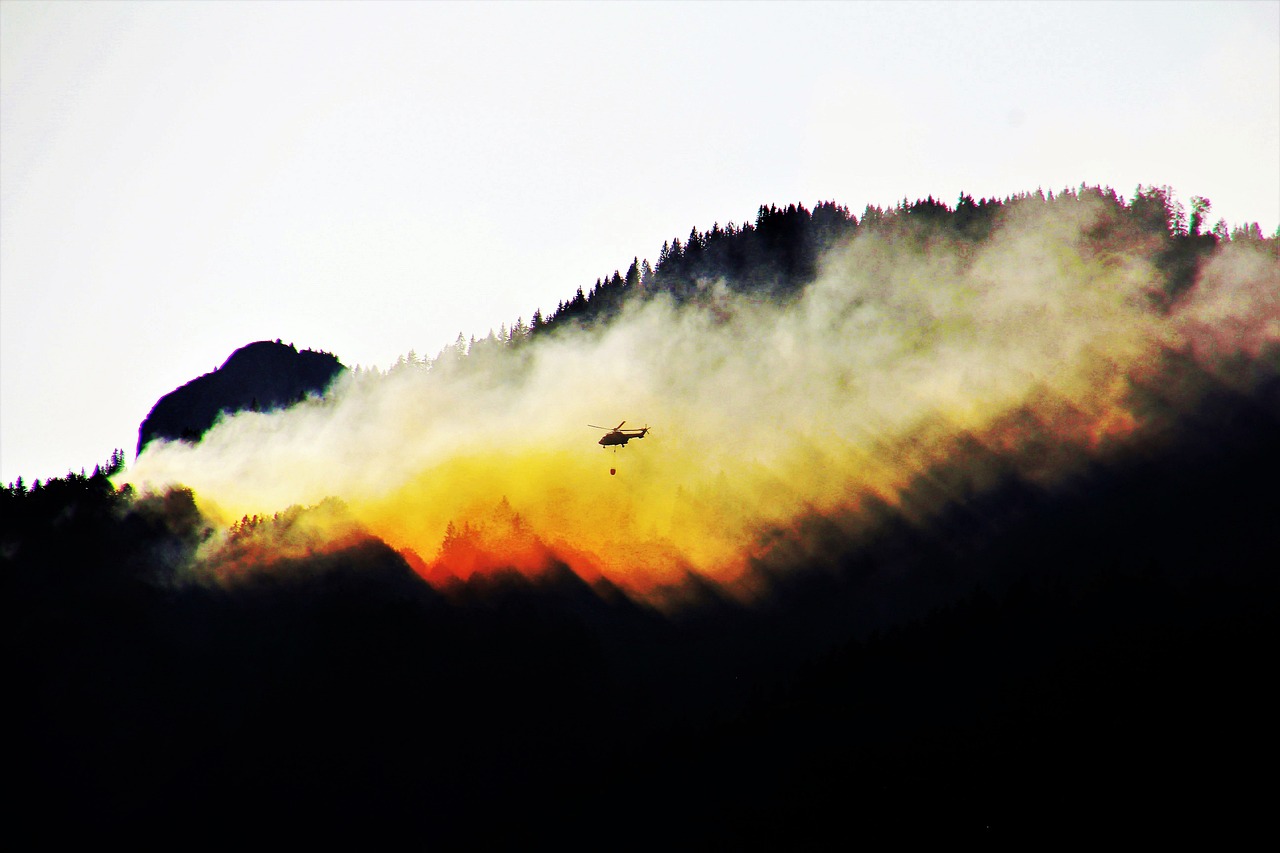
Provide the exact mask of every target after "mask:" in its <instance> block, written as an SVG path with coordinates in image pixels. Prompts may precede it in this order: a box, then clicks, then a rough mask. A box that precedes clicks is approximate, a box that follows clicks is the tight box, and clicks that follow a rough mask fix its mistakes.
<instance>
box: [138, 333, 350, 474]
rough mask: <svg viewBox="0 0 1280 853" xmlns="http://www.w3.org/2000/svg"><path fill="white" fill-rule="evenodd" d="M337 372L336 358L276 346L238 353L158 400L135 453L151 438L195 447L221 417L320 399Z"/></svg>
mask: <svg viewBox="0 0 1280 853" xmlns="http://www.w3.org/2000/svg"><path fill="white" fill-rule="evenodd" d="M343 370H345V368H344V367H343V365H342V362H340V361H338V358H337V356H334V355H332V354H330V353H327V352H315V351H312V350H303V351H302V352H298V351H297V350H296V349H294V347H293V345H292V344H289V345H285V344H282V343H280V342H279V341H276V342H274V343H273V342H271V341H258V342H257V343H252V344H249V345H248V346H244V347H241V348H240V349H238V350H236V351H235V352H233V353H232V354H231V356H230V358H228V359H227V360H226V361H225V362H223V364H222V366H221V367H219V368H218V369H217V370H215V371H213V372H212V373H206V374H204V375H203V376H201V377H199V378H198V379H193V380H191V381H190V382H188V383H187V384H186V385H183V386H182V387H181V388H179V389H177V390H176V391H172V392H170V393H168V394H166V395H164V396H163V397H161V398H160V401H159V402H157V403H156V404H155V406H153V407H152V409H151V413H150V414H148V415H147V417H146V419H145V420H144V421H143V422H142V426H141V427H139V429H138V449H137V452H138V453H141V452H142V448H143V447H145V446H146V445H147V443H148V442H149V441H151V440H152V439H155V438H167V439H186V440H192V441H199V440H200V438H201V437H203V436H204V434H205V432H206V431H207V430H208V429H209V427H211V426H213V422H214V420H216V419H217V417H218V414H219V413H221V412H224V411H225V412H241V411H245V410H248V409H255V410H262V411H266V410H270V409H278V408H283V407H286V406H290V405H293V404H294V403H297V402H299V401H300V400H302V399H304V398H305V397H306V396H307V395H308V394H321V393H324V390H325V389H326V388H328V387H329V383H330V382H332V381H333V379H334V377H335V376H337V375H338V374H339V373H341V372H342V371H343Z"/></svg>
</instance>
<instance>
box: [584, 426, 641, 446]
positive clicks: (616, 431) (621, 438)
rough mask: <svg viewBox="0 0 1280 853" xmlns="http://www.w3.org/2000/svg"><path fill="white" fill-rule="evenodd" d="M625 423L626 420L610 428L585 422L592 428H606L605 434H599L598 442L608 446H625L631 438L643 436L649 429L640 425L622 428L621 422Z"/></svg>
mask: <svg viewBox="0 0 1280 853" xmlns="http://www.w3.org/2000/svg"><path fill="white" fill-rule="evenodd" d="M625 423H626V421H623V422H622V423H621V424H618V425H617V426H616V427H613V428H612V429H610V428H609V427H602V426H596V425H595V424H587V426H589V427H591V428H592V429H602V430H606V432H605V434H604V435H602V436H600V442H599V443H600V446H601V447H610V446H621V447H626V446H627V442H628V441H630V440H631V439H633V438H644V436H645V433H647V432H648V431H649V428H648V427H647V426H645V427H641V428H640V429H623V428H622V424H625Z"/></svg>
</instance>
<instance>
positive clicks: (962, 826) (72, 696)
mask: <svg viewBox="0 0 1280 853" xmlns="http://www.w3.org/2000/svg"><path fill="white" fill-rule="evenodd" d="M1188 369H1190V368H1188ZM1277 435H1280V383H1278V382H1277V381H1276V380H1275V379H1274V378H1272V379H1270V380H1268V381H1266V382H1265V383H1264V384H1262V385H1260V386H1259V387H1258V388H1256V389H1255V392H1254V393H1253V394H1250V395H1241V394H1239V393H1238V392H1237V391H1235V390H1234V389H1232V388H1230V387H1227V386H1221V387H1218V388H1210V389H1209V391H1208V392H1207V393H1206V394H1205V395H1204V396H1203V398H1202V401H1201V405H1200V406H1199V407H1198V408H1197V410H1196V411H1194V412H1192V413H1190V414H1189V416H1188V417H1186V418H1184V419H1182V420H1181V421H1180V423H1179V425H1178V426H1177V427H1176V428H1170V429H1169V430H1168V431H1166V432H1165V433H1164V434H1163V438H1162V440H1161V441H1160V442H1159V443H1158V444H1156V445H1154V446H1153V447H1152V449H1151V450H1150V451H1149V452H1146V453H1143V454H1130V455H1127V456H1125V457H1123V458H1119V459H1117V460H1113V461H1111V462H1107V463H1097V464H1095V465H1093V466H1091V467H1090V468H1089V469H1088V470H1085V471H1082V472H1081V473H1080V474H1079V475H1078V476H1076V477H1074V478H1073V479H1072V480H1071V482H1070V483H1068V484H1065V485H1063V486H1061V487H1058V488H1054V489H1039V488H1030V487H1029V486H1028V485H1027V484H1026V483H1024V482H1020V481H1019V480H1018V479H1017V478H1016V477H1011V478H1009V479H1008V480H1007V482H1005V483H1004V484H1003V485H996V486H993V487H992V489H991V490H990V491H989V492H988V493H987V494H986V495H985V496H984V497H983V498H982V499H981V500H980V501H968V502H965V503H959V504H956V505H955V506H954V507H953V512H951V513H950V514H944V515H943V516H940V517H939V518H938V519H936V520H935V521H934V522H933V523H932V524H930V525H928V526H924V527H921V526H919V525H918V524H915V523H912V522H910V521H907V520H906V519H897V518H893V517H887V518H886V520H885V523H884V524H883V526H882V527H881V528H880V529H879V532H878V533H876V534H875V535H873V536H869V537H863V538H861V539H860V540H858V541H856V542H849V541H845V542H842V541H840V539H839V534H838V530H839V529H840V525H838V524H837V525H833V526H832V534H831V541H830V542H829V547H828V548H827V549H826V551H825V554H826V556H825V559H823V560H822V561H820V564H813V565H810V564H808V563H806V562H804V561H803V560H800V561H799V562H796V563H793V564H791V565H789V566H787V567H786V571H784V572H779V573H777V575H776V576H775V577H774V578H773V591H772V594H771V595H770V596H769V598H768V599H767V601H766V602H764V603H763V604H762V605H761V606H758V607H746V606H742V605H739V604H735V603H733V602H731V601H728V600H726V599H724V598H722V597H717V596H716V595H715V594H714V591H708V592H707V594H706V595H705V596H704V597H703V598H702V600H700V601H699V602H698V603H696V605H695V606H692V607H690V608H688V609H687V610H685V611H683V612H682V613H680V614H678V615H677V616H674V617H663V616H661V615H659V614H657V613H656V612H654V611H653V610H651V609H649V608H647V607H645V606H644V605H643V604H641V603H637V602H632V601H630V600H628V599H627V598H626V597H625V596H608V595H601V594H600V591H599V590H592V589H591V588H590V587H589V586H588V585H587V584H585V583H584V582H583V581H581V579H579V578H578V577H577V576H576V575H573V574H572V573H570V572H568V571H564V572H558V573H557V572H553V573H552V574H551V575H550V576H548V577H546V578H543V579H538V580H531V579H528V578H524V577H522V576H519V575H514V574H513V575H509V576H505V575H497V576H488V577H483V576H477V577H476V578H473V579H472V580H471V581H469V582H467V583H466V584H464V586H463V588H460V589H454V590H452V591H448V590H443V589H441V590H437V589H433V588H432V587H431V586H429V585H427V584H426V583H425V582H423V581H422V580H421V579H420V578H419V577H418V576H417V575H415V574H414V573H413V572H412V570H411V569H410V568H409V567H408V566H407V565H406V563H405V561H404V559H403V558H402V557H401V555H399V554H398V553H396V552H395V551H394V550H392V549H391V548H389V547H387V546H386V545H385V544H383V543H382V542H380V541H378V540H376V539H372V538H370V539H368V540H366V541H364V542H354V543H352V544H351V545H350V546H349V547H347V548H345V549H343V550H341V551H338V552H334V553H329V554H324V555H317V556H312V557H307V558H304V559H300V560H297V561H293V562H282V563H277V564H275V565H274V566H273V567H272V568H271V570H270V571H268V572H263V573H261V574H260V575H258V576H257V577H256V579H255V578H249V579H246V581H245V582H242V583H240V584H236V585H231V586H227V587H222V586H216V585H215V586H209V585H205V584H184V583H182V582H181V576H180V574H179V573H178V570H177V569H175V568H174V567H175V566H180V565H182V564H183V563H185V562H186V561H188V560H189V559H190V557H191V555H192V554H194V553H195V549H196V548H197V547H198V546H199V544H200V543H201V542H202V541H205V539H206V538H207V536H208V535H209V531H208V530H207V529H205V528H204V521H203V519H202V517H201V515H200V513H199V510H198V508H197V507H196V505H195V503H194V501H193V498H192V495H191V494H190V493H189V492H184V491H175V492H171V493H169V494H168V495H165V496H149V497H134V496H131V495H129V494H128V492H127V491H126V492H119V491H115V490H114V489H112V488H111V485H110V482H109V481H108V480H107V478H106V476H105V475H97V476H93V477H83V476H79V477H76V476H69V477H68V478H66V479H61V480H52V481H50V482H49V483H46V484H43V485H42V486H41V487H40V488H39V489H33V490H29V491H20V490H14V489H10V490H4V491H3V492H0V521H3V524H2V525H0V568H2V569H3V574H2V576H3V580H4V583H5V594H4V595H3V596H2V597H0V601H2V602H3V610H2V611H0V618H2V620H3V624H4V626H5V637H6V641H5V651H6V658H7V659H6V668H5V672H6V682H5V685H4V686H5V694H6V696H7V697H8V699H9V708H10V711H11V716H12V718H13V719H12V721H11V722H10V732H11V735H12V740H11V744H10V749H9V750H8V753H7V758H6V769H7V770H8V772H9V777H10V782H11V784H10V791H11V794H10V799H9V806H10V815H11V818H10V823H9V831H10V834H11V837H13V838H17V839H27V838H31V839H34V838H40V839H41V840H42V841H44V842H45V843H51V842H53V841H54V839H61V838H63V837H65V836H77V835H81V834H84V835H88V836H89V837H92V838H94V839H95V840H97V841H102V840H105V839H108V838H113V837H128V838H130V839H133V840H137V839H139V838H150V839H155V840H159V839H161V838H165V839H171V838H173V837H188V835H189V833H191V832H195V831H198V832H199V833H200V835H201V838H204V839H220V838H222V837H225V838H226V839H227V840H231V839H232V838H236V839H244V838H254V839H265V838H267V837H272V836H274V835H276V834H287V835H288V836H289V837H290V838H291V839H295V840H296V839H302V838H307V839H310V838H316V837H319V836H325V837H332V836H333V835H334V834H335V833H341V832H348V833H352V834H355V835H358V836H359V837H360V839H361V841H362V842H368V841H371V840H377V839H379V838H381V837H383V836H384V834H385V835H392V834H394V835H395V836H397V837H410V838H413V839H415V841H418V842H420V843H421V844H423V845H425V846H430V847H434V846H437V845H439V844H441V843H444V844H446V845H448V846H452V845H454V844H457V845H463V844H465V845H467V846H470V847H481V848H483V847H487V846H491V845H494V844H497V845H499V846H503V847H525V846H529V845H531V844H533V843H540V842H549V843H555V844H557V845H562V846H569V847H572V848H590V849H666V848H670V847H677V848H681V849H752V848H766V849H788V848H793V849H794V848H797V847H798V848H801V849H816V848H818V847H822V846H825V845H826V844H829V843H836V844H839V846H841V847H847V846H852V845H853V844H855V843H856V842H857V841H858V840H862V839H874V838H893V839H895V840H897V839H901V838H904V837H912V836H918V835H921V834H925V835H941V836H946V837H967V836H982V837H1004V838H1025V839H1028V840H1030V839H1040V838H1054V839H1057V838H1062V837H1064V835H1065V836H1071V835H1076V834H1079V835H1085V834H1094V833H1095V832H1097V831H1101V830H1103V829H1104V828H1105V829H1108V830H1114V829H1115V828H1116V827H1117V826H1120V827H1124V828H1125V829H1126V830H1127V831H1128V832H1137V833H1143V834H1148V833H1149V834H1154V835H1163V834H1171V833H1181V832H1184V831H1186V829H1187V828H1188V827H1196V828H1200V829H1203V830H1207V831H1209V832H1212V833H1227V834H1230V833H1234V832H1243V831H1245V829H1246V828H1247V827H1248V826H1249V824H1250V822H1251V821H1252V822H1257V821H1259V820H1260V819H1261V816H1262V815H1264V814H1267V813H1268V812H1267V811H1264V809H1269V808H1270V804H1269V802H1268V801H1267V799H1266V798H1267V796H1268V794H1269V788H1268V787H1267V783H1266V781H1265V779H1266V778H1268V777H1267V775H1266V774H1267V772H1269V771H1268V770H1267V768H1269V767H1270V766H1272V765H1273V763H1274V759H1275V758H1276V754H1275V747H1274V744H1275V738H1274V719H1273V716H1274V715H1273V713H1272V712H1273V710H1274V703H1273V702H1272V701H1271V699H1270V698H1269V696H1270V693H1271V692H1272V691H1271V688H1272V682H1273V681H1274V675H1273V672H1274V651H1275V649H1276V648H1280V611H1278V604H1277V603H1278V602H1280V594H1278V580H1277V573H1276V571H1275V555H1276V553H1277V546H1278V543H1277V535H1276V532H1275V519H1276V518H1277V517H1280V498H1278V497H1277V492H1276V489H1275V484H1276V482H1277V477H1278V476H1280V444H1277V442H1276V436H1277ZM908 497H909V496H908ZM965 531H968V532H967V533H966V532H965ZM959 534H963V535H959ZM1258 780H1263V781H1258ZM264 833H265V834H264ZM406 834H407V835H406ZM1033 846H1040V845H1034V843H1033Z"/></svg>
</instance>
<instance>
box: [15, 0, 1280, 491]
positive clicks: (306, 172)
mask: <svg viewBox="0 0 1280 853" xmlns="http://www.w3.org/2000/svg"><path fill="white" fill-rule="evenodd" d="M1278 150H1280V3H1212V4H1209V3H1204V4H1200V3H1171V4H1162V3H1140V4H1050V3H1035V4H1025V5H1019V4H1010V3H999V4H961V3H946V4H927V3H920V4H875V3H858V4H786V5H783V4H767V3H760V4H740V5H739V4H653V3H646V4H634V5H633V4H608V5H604V4H601V5H587V4H551V3H546V4H445V3H430V4H408V3H391V4H359V5H357V4H319V3H309V4H286V3H281V4H250V3H235V4H213V3H210V4H128V3H126V4H112V3H92V4H89V3H84V4H81V3H57V4H53V3H24V2H13V0H6V2H3V3H0V403H2V405H0V437H2V441H3V445H2V447H0V481H3V482H8V481H11V480H13V479H14V478H15V477H17V476H18V475H22V476H24V477H26V478H27V480H28V481H30V480H31V479H34V478H36V477H48V476H52V475H59V474H63V473H65V472H66V471H67V469H68V468H74V469H79V468H80V467H81V466H86V467H89V468H92V466H93V465H94V463H96V462H100V461H103V460H105V459H106V457H107V456H108V455H109V454H110V453H111V451H112V449H113V448H116V447H124V448H132V447H133V446H134V443H135V441H136V436H137V427H138V424H139V422H140V421H141V420H142V418H143V417H144V416H145V415H146V413H147V411H148V409H149V408H150V407H151V405H152V404H153V403H154V402H155V401H156V400H157V399H158V398H159V397H160V396H161V395H163V394H165V393H167V392H168V391H170V390H172V389H174V388H176V387H177V386H179V385H181V384H183V383H184V382H186V381H188V380H190V379H192V378H194V377H195V376H198V375H199V374H201V373H204V372H207V371H209V370H210V369H212V368H213V367H214V366H215V365H217V364H219V363H220V362H221V361H222V360H224V359H225V358H226V357H227V356H228V355H229V354H230V353H231V352H232V350H234V349H236V348H237V347H239V346H242V345H243V344H245V343H248V342H250V341H253V340H261V339H275V338H282V339H283V340H284V341H285V342H290V341H293V342H296V344H297V345H298V347H299V348H302V347H313V348H319V349H325V350H329V351H332V352H334V353H336V354H337V355H338V356H339V357H340V358H342V360H343V361H344V363H346V364H348V365H351V366H354V365H356V364H365V365H369V364H377V365H381V366H384V367H385V366H388V365H389V364H390V363H391V362H393V361H394V360H395V359H396V357H397V356H398V355H401V354H404V353H406V352H408V351H409V350H410V349H414V350H416V351H417V352H418V353H420V354H427V355H434V354H435V353H436V352H437V351H438V350H439V349H440V348H441V347H443V346H444V345H446V344H447V343H449V342H451V341H452V340H453V339H454V338H455V337H456V336H457V335H458V333H459V332H462V333H463V334H464V335H466V336H470V335H472V334H475V335H476V336H483V335H484V334H486V333H487V332H488V330H489V329H491V328H494V329H496V328H497V327H498V326H499V324H501V323H506V324H508V325H510V324H511V323H512V322H513V321H515V320H516V319H517V317H523V318H524V319H525V320H527V319H528V318H529V317H530V315H531V314H532V313H533V311H534V310H535V309H536V308H541V309H542V310H543V311H544V312H547V311H549V310H551V309H554V307H555V305H556V304H557V302H558V301H560V300H562V299H566V298H568V297H569V296H571V295H572V294H573V292H574V290H575V289H576V288H577V287H579V286H582V287H589V286H590V284H591V283H592V282H593V281H594V280H595V279H596V278H597V277H599V276H602V275H607V274H609V273H611V272H612V271H613V270H614V269H615V268H622V269H625V267H626V265H627V264H628V263H629V262H630V260H631V258H632V257H633V256H636V255H639V256H640V257H642V258H643V257H646V256H647V257H649V258H650V259H656V257H657V254H658V250H659V248H660V246H661V245H662V242H663V240H666V239H670V238H671V237H673V236H679V237H681V238H683V237H684V235H686V234H688V232H689V230H690V228H691V227H698V228H700V229H703V228H709V227H710V226H711V224H712V223H713V222H716V221H719V222H721V223H724V222H727V221H728V220H736V221H738V222H743V221H749V220H751V219H753V218H754V216H755V212H756V208H757V206H758V205H760V204H762V203H764V204H767V203H771V202H772V203H780V204H782V203H787V202H793V201H799V202H804V203H807V204H812V203H814V202H816V201H819V200H824V199H833V200H836V201H838V202H840V203H842V204H845V205H848V206H849V207H850V208H852V209H853V210H855V211H860V210H861V209H862V207H863V206H864V205H865V204H868V203H871V204H880V205H892V204H894V203H895V202H897V201H899V200H901V199H902V198H903V197H908V198H911V199H914V198H917V197H924V196H926V195H933V196H934V197H936V198H941V199H943V200H945V201H948V202H949V203H953V202H954V200H955V198H956V196H957V195H958V194H959V193H960V192H962V191H967V192H969V193H972V194H973V195H974V196H975V197H978V196H993V195H995V196H1004V195H1007V194H1011V193H1016V192H1019V191H1025V190H1033V189H1034V188H1036V187H1037V186H1039V187H1043V188H1044V189H1046V190H1050V189H1054V190H1056V189H1060V188H1061V187H1063V186H1077V185H1079V184H1080V183H1081V182H1089V183H1096V184H1104V185H1110V186H1114V187H1115V188H1116V189H1117V190H1119V191H1120V192H1122V193H1124V194H1126V195H1128V194H1131V193H1132V192H1133V189H1134V187H1135V186H1136V185H1137V184H1139V183H1148V184H1149V183H1158V184H1168V185H1171V186H1173V187H1174V188H1175V189H1176V190H1177V191H1178V192H1179V194H1180V197H1181V198H1182V199H1183V200H1184V201H1186V200H1187V199H1189V197H1190V196H1191V195H1203V196H1207V197H1208V198H1210V199H1211V200H1212V202H1213V212H1212V216H1211V219H1212V220H1216V219H1217V218H1219V217H1222V218H1225V219H1226V220H1227V221H1228V222H1229V223H1231V224H1233V225H1234V224H1237V223H1243V222H1248V221H1257V222H1259V223H1260V225H1261V227H1262V230H1263V231H1264V232H1265V233H1267V234H1271V233H1272V232H1273V231H1275V229H1276V228H1277V225H1280V159H1278V158H1277V156H1276V152H1277V151H1278ZM606 414H608V413H607V412H601V413H600V414H599V417H605V415H606ZM627 414H630V413H627ZM643 414H644V413H637V416H641V417H643ZM593 417H595V416H594V415H593ZM619 417H621V415H620V416H619ZM584 440H586V441H590V440H592V436H589V435H588V436H585V438H584Z"/></svg>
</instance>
